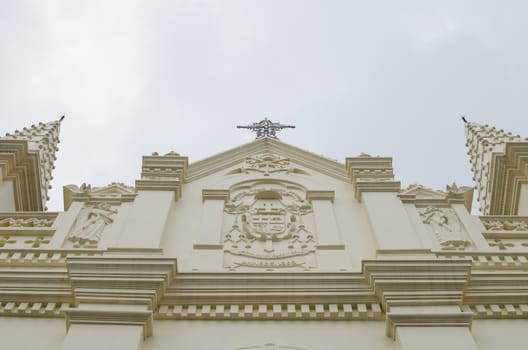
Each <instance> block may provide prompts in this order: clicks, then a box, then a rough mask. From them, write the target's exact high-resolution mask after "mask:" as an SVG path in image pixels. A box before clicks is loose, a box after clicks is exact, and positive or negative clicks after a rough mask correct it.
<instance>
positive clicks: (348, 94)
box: [0, 0, 528, 211]
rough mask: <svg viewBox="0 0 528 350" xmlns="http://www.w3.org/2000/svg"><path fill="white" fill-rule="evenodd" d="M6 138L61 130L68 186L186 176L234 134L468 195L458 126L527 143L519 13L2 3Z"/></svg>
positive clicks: (394, 6)
mask: <svg viewBox="0 0 528 350" xmlns="http://www.w3.org/2000/svg"><path fill="white" fill-rule="evenodd" d="M0 5H1V8H2V11H0V134H2V135H3V134H5V133H7V132H13V131H14V130H16V129H21V128H23V127H25V126H30V125H31V124H35V123H38V122H41V121H42V122H48V121H51V120H56V119H59V118H60V116H62V115H63V114H64V115H66V119H65V120H64V121H63V123H62V125H61V144H60V145H59V148H60V150H59V152H58V153H57V158H58V159H57V161H56V163H55V166H56V169H55V172H54V180H53V182H52V185H53V188H52V190H51V192H50V196H51V200H50V201H49V203H48V207H49V209H50V210H52V211H60V210H63V203H62V186H64V185H67V184H77V185H80V184H81V183H83V182H86V183H89V184H92V186H105V185H107V184H109V183H111V182H124V183H125V184H128V185H133V184H134V181H135V179H138V178H139V176H140V171H141V156H143V155H150V154H151V153H152V152H159V153H160V154H164V153H167V152H169V151H175V152H178V153H180V154H181V155H184V156H188V157H189V161H190V162H191V163H192V162H195V161H197V160H200V159H203V158H205V157H208V156H211V155H214V154H216V153H219V152H221V151H224V150H228V149H230V148H232V147H236V146H238V145H241V144H244V143H247V142H250V141H251V140H253V139H254V134H252V133H251V132H249V131H247V130H242V129H237V128H236V125H239V124H250V123H252V122H258V121H260V120H262V119H263V118H264V117H267V118H268V119H270V120H272V121H277V122H281V123H285V124H293V125H295V126H296V128H295V129H287V130H284V131H282V132H281V133H280V134H279V137H280V138H281V140H282V141H284V142H286V143H288V144H291V145H294V146H297V147H299V148H302V149H306V150H309V151H311V152H314V153H317V154H321V155H324V156H325V157H328V158H331V159H335V160H337V161H340V162H344V160H345V157H350V156H356V155H358V154H360V153H362V152H365V153H368V154H370V155H374V156H375V155H381V156H391V157H393V166H394V172H395V174H396V178H397V179H398V180H400V181H401V182H402V185H403V187H406V186H408V185H410V184H421V185H424V186H426V187H430V188H433V189H440V190H443V189H445V186H446V184H451V183H452V182H456V183H457V184H458V185H459V186H461V185H469V186H472V185H474V183H473V181H472V179H471V177H472V175H471V173H470V165H469V159H468V156H467V154H466V147H465V135H464V125H463V122H462V121H461V118H460V115H462V114H464V115H466V118H468V119H469V120H471V121H474V122H479V123H482V124H490V125H494V126H496V127H498V128H499V129H504V130H506V131H511V132H513V133H514V134H520V135H521V136H523V137H527V136H528V119H527V116H528V104H527V103H526V102H527V101H528V89H527V84H528V40H526V36H527V33H528V21H526V18H525V17H526V13H528V3H527V2H525V1H508V0H505V1H485V0H480V1H471V0H468V1H460V0H457V1H451V0H443V1H422V0H419V1H381V0H380V1H310V0H302V1H284V0H281V1H273V0H268V1H250V0H244V1H219V0H215V1H213V0H211V1H205V0H204V1H199V0H196V1H190V0H181V1H161V0H159V1H157V0H154V1H134V0H126V1H109V0H105V1H94V0H92V1H51V0H50V1H40V0H35V1H25V0H19V1H14V0H13V1H11V0H0Z"/></svg>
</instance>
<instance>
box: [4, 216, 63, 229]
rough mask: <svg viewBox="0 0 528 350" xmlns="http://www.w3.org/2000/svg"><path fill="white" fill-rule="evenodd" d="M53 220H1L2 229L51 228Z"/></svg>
mask: <svg viewBox="0 0 528 350" xmlns="http://www.w3.org/2000/svg"><path fill="white" fill-rule="evenodd" d="M52 224H53V219H43V218H13V217H9V218H5V219H2V220H0V227H50V226H51V225H52Z"/></svg>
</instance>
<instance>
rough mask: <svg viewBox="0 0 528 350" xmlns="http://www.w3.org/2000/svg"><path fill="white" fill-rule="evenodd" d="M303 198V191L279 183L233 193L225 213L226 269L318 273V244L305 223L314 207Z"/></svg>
mask: <svg viewBox="0 0 528 350" xmlns="http://www.w3.org/2000/svg"><path fill="white" fill-rule="evenodd" d="M305 197H306V194H305V192H304V190H302V189H300V188H298V187H291V186H285V185H283V184H278V183H277V184H275V183H254V184H253V185H252V186H244V187H243V188H241V189H239V190H234V191H233V193H232V196H231V200H230V201H229V202H227V203H226V204H225V208H224V212H225V216H226V217H225V219H226V220H224V222H227V223H228V224H227V225H228V226H227V229H226V231H225V232H224V234H223V245H224V267H227V268H230V269H233V270H234V269H237V268H239V267H250V268H265V269H276V268H293V267H295V268H302V269H305V270H309V269H311V268H313V267H315V244H316V242H315V238H314V234H313V233H312V230H310V229H308V228H307V226H306V223H305V222H306V219H307V216H309V214H311V213H312V207H311V205H310V204H309V203H308V202H307V201H306V200H305ZM312 222H313V218H312Z"/></svg>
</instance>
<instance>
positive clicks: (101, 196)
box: [63, 182, 136, 210]
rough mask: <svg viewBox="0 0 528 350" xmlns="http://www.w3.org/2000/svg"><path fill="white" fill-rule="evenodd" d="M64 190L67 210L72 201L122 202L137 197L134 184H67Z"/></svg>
mask: <svg viewBox="0 0 528 350" xmlns="http://www.w3.org/2000/svg"><path fill="white" fill-rule="evenodd" d="M63 191H64V208H65V210H67V209H68V208H69V207H70V205H71V202H72V201H82V202H89V201H91V202H114V203H115V204H118V203H121V202H129V201H133V200H134V198H135V197H136V190H135V189H134V187H132V186H127V185H125V184H123V183H117V182H114V183H111V184H109V185H107V186H102V187H93V188H92V186H91V185H89V184H85V183H83V184H82V185H81V186H77V185H67V186H64V188H63Z"/></svg>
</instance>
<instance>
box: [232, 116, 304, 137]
mask: <svg viewBox="0 0 528 350" xmlns="http://www.w3.org/2000/svg"><path fill="white" fill-rule="evenodd" d="M237 128H238V129H251V131H254V132H256V133H257V137H256V139H261V138H263V137H270V138H272V139H275V140H278V139H279V138H278V137H277V135H276V134H275V133H276V132H277V131H280V130H282V129H286V128H292V129H293V128H295V126H294V125H284V124H280V123H274V122H272V121H271V120H269V119H268V118H264V120H261V121H260V122H258V123H253V124H251V125H237Z"/></svg>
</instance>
